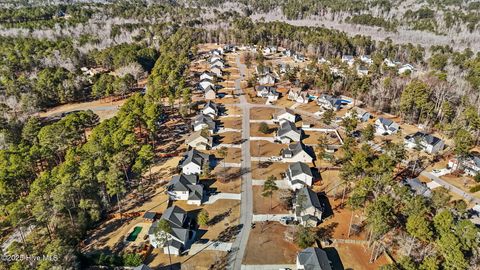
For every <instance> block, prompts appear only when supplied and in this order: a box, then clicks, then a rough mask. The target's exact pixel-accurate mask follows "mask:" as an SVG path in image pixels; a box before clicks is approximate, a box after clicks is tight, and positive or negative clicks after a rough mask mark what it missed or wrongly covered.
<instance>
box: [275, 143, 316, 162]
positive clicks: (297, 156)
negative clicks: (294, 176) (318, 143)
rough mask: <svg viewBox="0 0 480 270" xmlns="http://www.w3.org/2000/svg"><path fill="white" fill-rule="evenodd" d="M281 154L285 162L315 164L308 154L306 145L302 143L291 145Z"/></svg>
mask: <svg viewBox="0 0 480 270" xmlns="http://www.w3.org/2000/svg"><path fill="white" fill-rule="evenodd" d="M280 153H281V155H282V158H283V160H284V161H285V162H304V163H311V162H313V157H312V156H311V155H310V154H309V153H308V152H307V150H306V148H305V145H304V144H303V143H301V142H295V143H291V144H289V145H288V147H287V148H285V149H282V151H281V152H280Z"/></svg>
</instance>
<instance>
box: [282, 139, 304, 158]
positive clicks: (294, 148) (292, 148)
mask: <svg viewBox="0 0 480 270" xmlns="http://www.w3.org/2000/svg"><path fill="white" fill-rule="evenodd" d="M300 152H305V146H304V145H303V143H301V142H294V143H291V144H289V145H288V147H287V148H286V149H283V155H292V156H295V155H297V154H298V153H300Z"/></svg>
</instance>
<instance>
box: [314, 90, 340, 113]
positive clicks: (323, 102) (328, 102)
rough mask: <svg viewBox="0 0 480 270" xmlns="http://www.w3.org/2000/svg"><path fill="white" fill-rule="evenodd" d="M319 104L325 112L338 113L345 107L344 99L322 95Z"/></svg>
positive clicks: (318, 100)
mask: <svg viewBox="0 0 480 270" xmlns="http://www.w3.org/2000/svg"><path fill="white" fill-rule="evenodd" d="M317 104H318V105H319V106H320V107H321V108H323V109H324V110H334V111H338V110H340V109H341V108H342V107H343V103H342V99H340V98H338V97H334V96H331V95H327V94H321V95H320V97H318V98H317Z"/></svg>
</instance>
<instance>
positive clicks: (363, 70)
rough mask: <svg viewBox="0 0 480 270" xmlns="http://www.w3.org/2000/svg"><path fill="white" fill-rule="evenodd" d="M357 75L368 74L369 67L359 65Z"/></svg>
mask: <svg viewBox="0 0 480 270" xmlns="http://www.w3.org/2000/svg"><path fill="white" fill-rule="evenodd" d="M357 75H358V76H360V77H363V76H367V75H368V68H367V67H365V66H358V67H357Z"/></svg>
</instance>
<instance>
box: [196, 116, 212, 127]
mask: <svg viewBox="0 0 480 270" xmlns="http://www.w3.org/2000/svg"><path fill="white" fill-rule="evenodd" d="M200 124H206V125H207V126H208V127H209V128H210V129H215V121H213V119H212V118H211V117H210V116H208V115H204V114H202V113H200V114H199V115H197V116H196V117H195V119H194V120H193V125H194V126H197V125H200Z"/></svg>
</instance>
